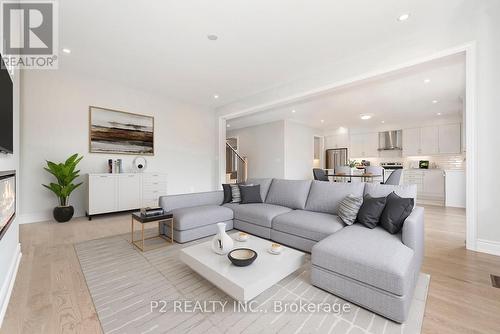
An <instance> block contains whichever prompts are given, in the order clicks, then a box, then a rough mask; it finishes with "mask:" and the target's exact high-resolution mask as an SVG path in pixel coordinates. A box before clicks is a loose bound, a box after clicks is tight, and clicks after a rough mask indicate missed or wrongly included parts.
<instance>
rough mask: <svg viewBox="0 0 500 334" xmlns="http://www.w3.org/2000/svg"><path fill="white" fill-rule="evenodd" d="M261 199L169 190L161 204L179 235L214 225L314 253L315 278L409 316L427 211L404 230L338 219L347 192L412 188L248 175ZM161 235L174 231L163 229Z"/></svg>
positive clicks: (191, 235) (411, 191) (397, 316)
mask: <svg viewBox="0 0 500 334" xmlns="http://www.w3.org/2000/svg"><path fill="white" fill-rule="evenodd" d="M247 183H251V184H260V188H261V197H262V199H263V201H264V202H263V203H253V204H234V203H227V204H224V205H220V204H221V203H222V201H223V192H222V191H213V192H206V193H195V194H185V195H170V196H163V197H161V198H160V206H161V207H162V208H163V209H165V210H167V211H170V212H172V213H173V215H174V239H175V240H176V241H177V242H181V243H183V242H187V241H191V240H195V239H198V238H202V237H206V236H209V235H213V234H215V233H216V232H217V231H216V224H217V223H219V222H225V223H226V228H227V229H228V230H230V229H233V228H235V229H238V230H241V231H245V232H248V233H250V234H253V235H257V236H259V237H262V238H267V239H271V240H274V241H277V242H279V243H282V244H285V245H288V246H291V247H294V248H297V249H300V250H303V251H306V252H310V253H311V265H312V268H311V282H312V284H313V285H315V286H317V287H319V288H321V289H324V290H327V291H329V292H331V293H333V294H335V295H337V296H339V297H342V298H344V299H346V300H349V301H351V302H354V303H356V304H358V305H361V306H363V307H365V308H367V309H370V310H372V311H374V312H376V313H379V314H381V315H383V316H385V317H387V318H389V319H392V320H394V321H396V322H404V321H405V320H406V317H407V315H408V311H409V307H410V304H411V300H412V297H413V291H414V288H415V284H416V282H417V279H418V275H419V273H420V268H421V265H422V259H423V251H424V220H423V211H424V210H423V208H421V207H415V208H414V209H413V211H412V213H411V214H410V216H409V217H408V218H407V219H406V221H405V224H404V225H403V229H402V231H401V232H400V233H399V234H394V235H393V234H390V233H388V232H387V231H386V230H384V229H383V228H381V227H376V228H374V229H369V228H366V227H364V226H362V225H359V224H356V223H355V224H353V225H351V226H346V225H345V224H344V223H343V222H342V220H341V219H340V218H339V217H338V216H337V207H338V204H339V203H340V201H341V200H342V199H343V198H344V197H346V196H347V195H349V194H352V195H355V196H363V195H366V194H370V195H371V196H372V197H381V196H387V195H389V194H390V193H391V192H392V191H395V192H396V194H398V195H399V196H401V197H412V198H415V197H416V187H415V186H390V185H380V184H372V183H330V182H322V181H310V180H280V179H250V180H248V181H247ZM163 233H165V234H166V235H169V233H170V229H169V228H167V227H166V226H164V228H163Z"/></svg>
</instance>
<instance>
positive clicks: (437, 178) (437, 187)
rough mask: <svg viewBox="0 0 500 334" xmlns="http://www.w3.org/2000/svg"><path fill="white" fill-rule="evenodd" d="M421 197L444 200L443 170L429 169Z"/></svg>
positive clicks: (426, 172) (425, 175) (425, 176)
mask: <svg viewBox="0 0 500 334" xmlns="http://www.w3.org/2000/svg"><path fill="white" fill-rule="evenodd" d="M421 197H424V198H426V199H428V200H436V201H443V200H444V173H443V171H442V170H441V169H428V170H426V171H425V172H424V187H423V191H422V194H421Z"/></svg>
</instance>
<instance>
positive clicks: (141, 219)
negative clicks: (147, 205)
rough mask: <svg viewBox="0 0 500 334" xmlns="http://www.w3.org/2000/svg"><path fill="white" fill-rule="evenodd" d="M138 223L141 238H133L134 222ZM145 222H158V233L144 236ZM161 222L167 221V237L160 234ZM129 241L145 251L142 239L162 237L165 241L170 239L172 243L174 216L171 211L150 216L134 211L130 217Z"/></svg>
mask: <svg viewBox="0 0 500 334" xmlns="http://www.w3.org/2000/svg"><path fill="white" fill-rule="evenodd" d="M135 222H137V223H140V224H141V238H140V239H137V240H135V239H134V232H135V231H134V223H135ZM147 223H158V235H154V236H150V237H146V238H145V237H144V225H146V224H147ZM161 223H167V224H168V226H169V227H170V237H167V236H165V235H163V234H161ZM131 230H132V231H131V239H130V240H131V243H132V245H134V246H135V247H137V248H139V249H140V250H141V251H143V252H144V251H146V249H145V247H144V241H145V240H150V239H155V238H162V239H165V240H166V241H170V243H171V244H173V243H174V239H173V237H174V217H173V215H172V214H171V213H169V214H163V215H157V216H150V217H144V216H142V215H141V213H140V212H134V213H132V219H131Z"/></svg>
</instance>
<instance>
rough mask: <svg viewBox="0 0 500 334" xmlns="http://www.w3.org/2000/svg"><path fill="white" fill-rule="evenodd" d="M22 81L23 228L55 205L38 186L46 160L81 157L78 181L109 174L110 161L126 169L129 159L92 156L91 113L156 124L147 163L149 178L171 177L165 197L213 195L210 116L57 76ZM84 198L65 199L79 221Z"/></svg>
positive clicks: (39, 74) (45, 177) (28, 75)
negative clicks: (105, 111) (148, 118)
mask: <svg viewBox="0 0 500 334" xmlns="http://www.w3.org/2000/svg"><path fill="white" fill-rule="evenodd" d="M22 79H23V85H22V89H21V97H22V119H21V128H22V133H21V152H22V154H21V173H22V177H23V182H22V184H21V191H22V192H21V214H22V217H21V218H22V222H31V221H37V220H38V221H39V220H45V219H48V218H50V216H51V210H52V208H53V207H54V206H55V205H56V204H57V201H56V198H55V196H54V195H53V194H52V193H50V192H49V191H48V190H46V189H45V188H43V187H42V186H41V185H40V184H41V183H45V182H49V181H50V179H51V178H50V175H49V174H48V173H46V172H45V171H44V170H43V169H42V168H43V166H44V164H45V160H46V159H48V160H54V161H62V160H64V159H66V158H67V157H68V156H69V155H71V154H73V153H80V154H83V155H84V159H83V160H82V162H81V165H80V169H81V174H82V175H84V174H85V173H99V172H106V171H107V160H108V158H115V159H116V158H121V159H123V163H124V166H125V169H126V170H130V169H131V165H132V160H133V158H134V156H133V155H112V154H102V153H99V154H96V153H92V154H91V153H89V149H88V145H89V136H88V132H89V110H88V109H89V105H95V106H102V107H105V108H110V109H117V110H123V111H128V112H133V113H138V114H144V115H152V116H154V117H155V155H154V156H151V157H146V159H147V160H148V171H153V172H163V173H167V174H168V193H169V194H176V193H185V192H194V191H208V190H212V189H214V171H213V169H214V165H215V154H214V147H215V137H214V132H215V119H214V117H213V111H212V110H207V109H204V108H199V107H196V106H190V105H186V104H184V103H180V102H176V101H173V100H171V99H168V98H164V97H162V96H153V95H150V94H148V93H145V92H141V91H137V90H133V89H129V88H127V87H124V86H119V85H117V84H116V83H111V82H104V81H99V80H95V79H92V78H90V77H88V78H86V77H82V76H81V75H78V76H73V75H71V74H68V73H65V72H64V71H62V70H58V71H25V73H24V74H23V77H22ZM82 179H83V178H82ZM84 196H85V188H80V189H77V190H76V191H75V192H74V193H73V194H72V196H71V198H70V203H71V204H72V205H73V206H75V212H76V213H75V214H76V215H83V214H84V203H85V201H84V198H85V197H84Z"/></svg>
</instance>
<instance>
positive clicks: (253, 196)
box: [240, 184, 262, 204]
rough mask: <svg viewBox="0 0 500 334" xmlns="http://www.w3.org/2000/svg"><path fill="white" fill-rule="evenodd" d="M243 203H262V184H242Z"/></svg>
mask: <svg viewBox="0 0 500 334" xmlns="http://www.w3.org/2000/svg"><path fill="white" fill-rule="evenodd" d="M240 194H241V204H249V203H262V197H261V196H260V184H257V185H255V186H248V185H243V184H242V185H240Z"/></svg>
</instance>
